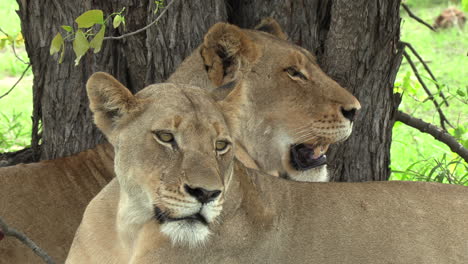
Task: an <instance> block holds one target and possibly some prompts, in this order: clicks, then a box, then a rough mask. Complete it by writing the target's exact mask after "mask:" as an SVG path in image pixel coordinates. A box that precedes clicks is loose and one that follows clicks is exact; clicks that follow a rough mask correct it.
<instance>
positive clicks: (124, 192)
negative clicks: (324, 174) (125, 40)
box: [66, 73, 468, 264]
mask: <svg viewBox="0 0 468 264" xmlns="http://www.w3.org/2000/svg"><path fill="white" fill-rule="evenodd" d="M240 86H242V84H240ZM220 89H224V88H220ZM88 94H89V97H90V101H91V109H92V110H93V112H94V114H95V122H96V124H97V126H98V127H99V128H100V129H101V130H102V131H103V132H104V133H105V134H106V136H107V137H108V139H109V141H110V142H111V143H112V144H113V145H114V147H115V152H116V154H115V171H116V174H117V178H116V179H114V180H113V181H112V182H111V183H109V185H107V186H106V187H105V188H104V189H103V190H102V191H101V192H100V193H99V194H98V195H97V196H96V197H95V198H94V199H93V200H92V202H91V203H90V204H89V206H88V207H87V209H86V212H85V214H84V217H83V221H82V223H81V225H80V227H79V229H78V231H77V233H76V236H75V239H74V241H73V245H72V248H71V250H70V253H69V256H68V258H67V261H66V263H68V264H73V263H138V264H145V263H148V264H150V263H151V264H154V263H164V264H167V263H278V264H279V263H301V264H302V263H312V264H313V263H317V264H336V263H350V264H355V263H360V264H379V263H401V264H403V263H404V264H406V263H460V264H462V263H466V261H467V260H468V250H467V249H468V244H467V243H466V239H467V238H468V227H467V226H466V222H465V221H466V216H467V215H468V207H467V206H466V205H467V204H468V188H466V187H462V186H448V185H443V184H430V183H401V182H380V183H299V182H294V181H285V180H283V179H279V178H275V177H271V176H268V175H265V174H263V173H261V172H259V171H257V170H250V169H247V168H245V167H244V166H243V165H242V164H241V163H239V162H238V161H237V160H235V159H234V154H233V152H234V151H233V150H235V148H236V144H235V143H234V142H233V141H232V135H231V132H230V130H229V128H228V126H227V124H226V122H225V120H224V118H223V115H222V114H221V112H220V111H219V107H218V106H217V105H216V103H215V102H214V100H213V99H211V98H210V97H209V95H208V94H207V93H204V92H202V91H201V90H200V89H197V88H193V87H190V86H187V85H176V84H160V85H152V86H149V87H147V88H145V89H144V90H142V91H141V92H139V93H137V94H136V95H135V96H133V95H131V94H130V92H129V91H128V90H126V89H125V87H123V85H121V84H120V83H118V82H117V81H116V80H115V79H113V78H112V77H111V76H109V75H107V74H104V73H97V74H95V75H93V76H92V77H91V79H90V80H89V81H88ZM218 99H220V98H218ZM168 108H170V109H171V111H166V109H168ZM442 191H444V192H443V193H444V195H442V196H439V197H437V198H436V199H430V197H433V194H434V193H442ZM383 208H384V209H383ZM382 209H383V210H382Z"/></svg>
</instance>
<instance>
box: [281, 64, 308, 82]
mask: <svg viewBox="0 0 468 264" xmlns="http://www.w3.org/2000/svg"><path fill="white" fill-rule="evenodd" d="M285 71H286V72H287V73H288V74H289V76H291V77H296V78H301V79H303V80H307V77H305V75H304V74H302V72H300V71H298V70H297V69H296V68H294V67H289V68H286V69H285Z"/></svg>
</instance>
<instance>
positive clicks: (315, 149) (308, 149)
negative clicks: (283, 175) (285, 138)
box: [290, 143, 329, 171]
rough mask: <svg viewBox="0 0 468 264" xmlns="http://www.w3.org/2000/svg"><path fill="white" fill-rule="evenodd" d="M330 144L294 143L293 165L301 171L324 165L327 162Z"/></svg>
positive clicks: (292, 148)
mask: <svg viewBox="0 0 468 264" xmlns="http://www.w3.org/2000/svg"><path fill="white" fill-rule="evenodd" d="M328 146H329V145H311V144H304V143H301V144H297V145H292V146H291V149H290V153H291V165H292V166H293V168H295V169H296V170H299V171H304V170H309V169H312V168H316V167H319V166H322V165H324V164H326V163H327V156H326V155H325V152H326V151H327V149H328Z"/></svg>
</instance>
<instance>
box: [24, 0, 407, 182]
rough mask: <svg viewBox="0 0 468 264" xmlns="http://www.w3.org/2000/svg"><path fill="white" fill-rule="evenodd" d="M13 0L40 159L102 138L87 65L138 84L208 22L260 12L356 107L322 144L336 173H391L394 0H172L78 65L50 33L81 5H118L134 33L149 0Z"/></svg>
mask: <svg viewBox="0 0 468 264" xmlns="http://www.w3.org/2000/svg"><path fill="white" fill-rule="evenodd" d="M18 2H19V5H20V11H19V15H20V17H21V21H22V30H23V35H24V36H25V39H26V49H27V51H28V53H29V56H30V60H31V63H32V65H33V73H34V87H33V89H34V113H33V117H34V131H33V142H32V147H33V149H35V150H38V149H39V148H38V145H39V138H40V136H39V130H40V124H42V146H41V153H40V158H41V159H51V158H56V157H62V156H66V155H70V154H73V153H76V152H79V151H82V150H84V149H87V148H90V147H93V146H94V145H95V144H97V143H98V142H101V141H102V140H103V137H102V135H101V134H100V133H99V132H98V131H97V129H96V128H95V127H94V126H93V125H92V122H91V114H90V112H89V110H88V102H87V99H86V93H85V82H86V80H87V78H88V77H89V76H90V75H91V74H92V73H93V72H95V71H106V72H109V73H111V74H112V75H114V76H116V78H117V79H119V80H120V81H121V82H122V83H124V84H125V85H127V87H129V88H130V89H132V90H133V91H138V90H139V89H141V88H143V87H145V86H146V85H148V84H151V83H154V82H161V81H163V80H165V79H166V78H167V77H168V76H169V74H170V73H172V72H173V71H174V70H175V68H176V67H177V66H178V64H179V63H180V62H181V61H182V60H183V59H184V58H185V57H186V56H187V55H188V54H190V52H191V51H192V50H193V49H194V48H195V47H197V46H198V45H199V44H200V43H201V42H202V39H203V35H204V34H205V33H206V32H207V30H208V28H209V27H210V26H211V25H213V24H214V23H216V22H218V21H229V22H231V23H234V24H237V25H239V26H241V27H245V28H252V27H253V26H254V25H256V24H257V23H258V22H259V21H260V20H261V18H263V17H266V16H273V17H274V18H275V19H277V20H278V21H279V23H280V24H281V25H282V26H283V29H284V30H285V31H286V33H287V34H288V35H289V37H290V39H291V41H293V42H295V43H296V44H299V45H301V46H303V47H305V48H307V49H308V50H310V51H312V52H313V53H315V54H316V55H317V58H318V61H319V64H320V65H321V66H322V68H323V69H324V71H325V72H327V73H328V74H329V75H330V76H331V77H332V78H334V79H335V80H336V81H338V82H339V83H340V84H341V85H342V86H344V87H346V88H348V89H349V90H350V91H351V92H352V93H353V94H354V95H355V96H356V97H357V98H358V99H359V100H360V101H361V104H362V106H363V107H362V110H361V113H360V115H359V117H358V120H357V121H356V124H355V131H354V132H353V135H352V136H351V138H350V139H348V141H346V142H345V143H341V144H340V145H339V146H335V147H333V148H332V149H331V150H330V151H329V157H330V160H332V161H333V163H332V164H330V166H329V167H330V169H331V175H333V176H334V180H336V181H366V180H387V179H388V176H389V168H388V166H389V162H390V158H389V156H390V142H391V132H392V126H393V115H394V112H395V109H396V107H397V105H398V102H397V100H395V99H394V98H393V92H392V90H393V81H394V79H395V75H396V72H397V69H398V67H399V63H400V61H401V53H400V50H399V49H398V47H397V43H398V40H399V24H400V18H399V1H384V0H377V1H366V0H354V1H346V0H305V1H304V0H301V1H299V0H289V1H279V0H273V1H250V0H237V1H234V0H229V1H221V0H204V1H188V0H178V2H177V3H174V5H173V6H171V7H170V9H169V10H168V12H167V13H166V14H165V15H164V17H163V18H162V19H161V20H160V22H159V23H158V24H157V25H156V26H153V27H151V28H150V29H149V30H147V31H146V32H144V33H140V34H138V35H135V36H132V37H129V38H125V39H123V40H111V41H105V43H104V46H103V49H102V51H101V52H100V53H98V54H92V53H91V52H88V54H87V55H86V56H85V57H84V58H82V62H81V63H80V65H79V66H74V58H73V57H74V56H72V54H71V53H72V51H71V49H69V50H67V54H68V56H66V57H65V60H64V62H63V63H62V64H60V65H59V64H57V62H56V58H53V57H51V56H50V55H49V44H50V41H51V39H52V38H53V36H54V35H55V34H56V33H57V31H58V30H59V28H60V26H61V25H72V24H73V20H74V19H75V18H76V17H77V16H79V15H80V14H81V13H83V12H84V11H85V10H89V9H102V10H103V11H104V13H105V14H110V13H112V12H115V11H118V10H120V9H121V8H122V7H123V6H125V7H127V9H126V10H127V13H126V15H125V17H126V20H127V28H126V31H127V32H130V31H134V30H135V29H138V28H141V27H143V26H144V25H146V24H148V23H149V22H151V21H153V20H154V19H155V17H156V16H157V14H156V15H155V14H153V13H154V12H153V8H154V6H153V1H137V0H118V1H91V0H85V1H70V0H64V1H56V0H54V1H46V2H42V1H38V0H34V1H26V0H18ZM119 33H122V32H117V31H115V30H110V31H109V32H107V33H106V34H111V35H118V34H119ZM68 46H71V45H68ZM36 152H37V151H36Z"/></svg>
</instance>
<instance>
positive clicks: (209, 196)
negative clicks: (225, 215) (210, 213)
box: [184, 184, 221, 203]
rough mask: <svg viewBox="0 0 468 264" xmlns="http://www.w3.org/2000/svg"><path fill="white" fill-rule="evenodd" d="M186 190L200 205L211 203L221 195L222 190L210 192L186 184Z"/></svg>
mask: <svg viewBox="0 0 468 264" xmlns="http://www.w3.org/2000/svg"><path fill="white" fill-rule="evenodd" d="M184 188H185V191H186V192H187V193H188V194H190V195H191V196H192V197H194V198H195V199H197V200H198V201H199V202H200V203H209V202H211V201H213V200H214V199H216V197H218V196H219V195H220V194H221V191H220V190H214V191H208V190H206V189H203V188H192V187H190V186H188V185H187V184H185V186H184Z"/></svg>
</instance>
